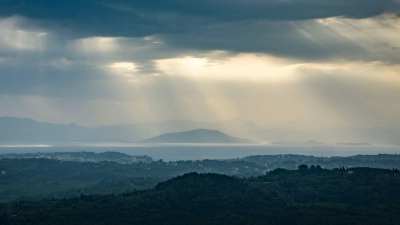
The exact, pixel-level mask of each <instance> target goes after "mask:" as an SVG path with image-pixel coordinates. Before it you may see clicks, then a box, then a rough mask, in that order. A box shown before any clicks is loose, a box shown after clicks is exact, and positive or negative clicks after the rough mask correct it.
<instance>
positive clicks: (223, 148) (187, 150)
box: [0, 143, 400, 161]
mask: <svg viewBox="0 0 400 225" xmlns="http://www.w3.org/2000/svg"><path fill="white" fill-rule="evenodd" d="M81 151H85V152H96V153H100V152H109V151H113V152H121V153H125V154H128V155H147V156H150V157H151V158H153V160H160V159H161V160H163V161H180V160H204V159H236V158H242V157H246V156H252V155H282V154H296V155H310V156H323V157H333V156H353V155H376V154H400V146H395V145H354V146H353V145H272V144H245V145H242V144H240V145H238V144H236V145H232V144H131V143H101V144H99V143H65V144H35V145H0V155H1V154H9V153H38V152H81Z"/></svg>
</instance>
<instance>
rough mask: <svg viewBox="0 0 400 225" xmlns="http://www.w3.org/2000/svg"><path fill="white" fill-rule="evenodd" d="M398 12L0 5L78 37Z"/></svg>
mask: <svg viewBox="0 0 400 225" xmlns="http://www.w3.org/2000/svg"><path fill="white" fill-rule="evenodd" d="M385 12H394V13H398V12H399V7H398V3H396V2H394V1H393V0H352V1H348V0H330V1H327V0H324V1H321V0H287V1H281V0H263V1H261V0H247V1H243V0H229V1H228V0H203V1H197V0H164V1H160V0H146V1H143V0H136V1H127V0H116V1H109V0H104V1H97V0H96V1H94V0H80V1H77V0H71V1H60V0H35V1H32V0H19V1H16V0H2V1H1V2H0V16H1V17H9V16H12V15H20V16H23V17H27V18H30V19H35V20H37V21H39V22H40V23H42V24H45V25H47V26H54V27H60V28H63V29H67V30H70V31H72V33H73V34H74V35H79V36H129V37H140V36H148V35H151V34H159V33H176V32H178V33H179V32H185V30H186V29H192V28H193V27H198V26H201V25H205V24H214V23H220V22H235V21H236V22H237V21H245V20H305V19H316V18H327V17H334V16H344V17H349V18H367V17H372V16H376V15H379V14H382V13H385Z"/></svg>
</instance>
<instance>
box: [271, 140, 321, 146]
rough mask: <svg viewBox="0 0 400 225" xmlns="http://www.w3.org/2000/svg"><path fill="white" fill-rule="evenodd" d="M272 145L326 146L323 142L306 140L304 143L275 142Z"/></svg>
mask: <svg viewBox="0 0 400 225" xmlns="http://www.w3.org/2000/svg"><path fill="white" fill-rule="evenodd" d="M271 144H273V145H326V143H324V142H319V141H315V140H308V141H305V142H296V141H276V142H272V143H271Z"/></svg>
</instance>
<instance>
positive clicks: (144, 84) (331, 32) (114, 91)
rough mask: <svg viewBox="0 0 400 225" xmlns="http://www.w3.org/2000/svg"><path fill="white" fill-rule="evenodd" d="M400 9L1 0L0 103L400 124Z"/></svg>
mask: <svg viewBox="0 0 400 225" xmlns="http://www.w3.org/2000/svg"><path fill="white" fill-rule="evenodd" d="M399 16H400V1H399V0H351V1H349V0H202V1H198V0H157V1H156V0H146V1H142V0H140V1H137V0H129V1H127V0H112V1H111V0H79V1H78V0H69V1H64V0H35V1H32V0H0V34H1V35H0V116H15V117H23V118H33V119H36V120H38V121H45V122H52V123H71V122H73V123H77V124H80V125H84V126H96V125H100V124H106V125H107V124H121V123H144V122H149V121H162V120H171V119H173V120H180V119H182V120H196V121H205V122H216V121H222V120H229V119H233V118H241V119H243V120H246V121H251V122H253V123H255V124H257V125H259V126H262V127H268V126H270V125H271V124H288V123H289V124H294V125H293V129H295V128H296V129H303V128H304V129H306V128H307V127H308V126H311V125H312V126H317V127H322V128H332V127H382V128H388V129H389V128H390V129H400V116H399V115H400V18H399ZM296 124H297V125H296Z"/></svg>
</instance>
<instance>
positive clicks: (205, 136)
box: [140, 129, 255, 144]
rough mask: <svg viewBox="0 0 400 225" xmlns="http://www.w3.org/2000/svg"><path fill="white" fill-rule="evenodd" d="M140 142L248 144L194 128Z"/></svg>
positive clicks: (224, 135)
mask: <svg viewBox="0 0 400 225" xmlns="http://www.w3.org/2000/svg"><path fill="white" fill-rule="evenodd" d="M140 142H141V143H220V144H225V143H226V144H250V143H255V142H253V141H251V140H248V139H243V138H238V137H232V136H229V135H227V134H224V133H222V132H221V131H218V130H207V129H196V130H190V131H185V132H176V133H166V134H162V135H159V136H156V137H152V138H148V139H145V140H142V141H140Z"/></svg>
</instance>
